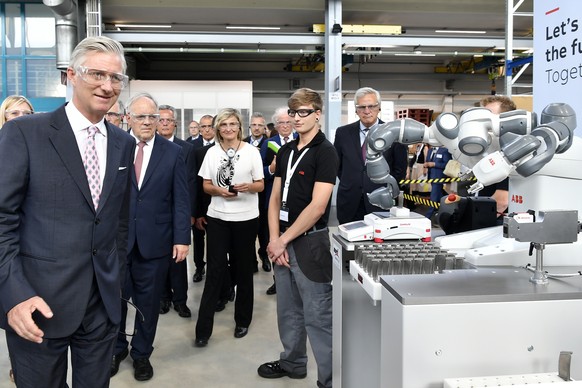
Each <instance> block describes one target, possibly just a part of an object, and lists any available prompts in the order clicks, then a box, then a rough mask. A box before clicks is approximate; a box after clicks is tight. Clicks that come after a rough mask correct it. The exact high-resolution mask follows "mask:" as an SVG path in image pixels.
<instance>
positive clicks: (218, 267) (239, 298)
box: [196, 217, 258, 338]
mask: <svg viewBox="0 0 582 388" xmlns="http://www.w3.org/2000/svg"><path fill="white" fill-rule="evenodd" d="M207 220H208V224H207V225H206V240H207V242H208V246H207V264H206V265H207V271H206V282H205V283H204V291H203V292H202V299H201V300H200V309H199V311H198V321H197V322H196V338H210V336H211V335H212V329H213V326H214V312H215V308H216V304H217V302H218V299H219V298H220V297H221V294H222V292H223V288H224V284H228V283H229V282H228V276H229V271H228V264H229V263H230V265H231V266H234V268H233V269H234V274H235V277H236V285H237V292H236V301H235V306H234V321H235V324H236V325H237V326H243V327H249V326H250V324H251V320H252V317H253V303H254V296H253V293H254V289H253V270H254V261H255V258H256V256H255V237H256V235H257V227H258V218H254V219H252V220H248V221H238V222H234V221H223V220H220V219H217V218H212V217H208V218H207Z"/></svg>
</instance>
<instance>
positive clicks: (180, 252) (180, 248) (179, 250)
mask: <svg viewBox="0 0 582 388" xmlns="http://www.w3.org/2000/svg"><path fill="white" fill-rule="evenodd" d="M188 251H190V245H182V244H176V245H174V248H173V249H172V259H175V260H176V263H179V262H181V261H182V260H184V259H185V258H186V256H188Z"/></svg>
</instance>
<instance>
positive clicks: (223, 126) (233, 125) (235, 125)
mask: <svg viewBox="0 0 582 388" xmlns="http://www.w3.org/2000/svg"><path fill="white" fill-rule="evenodd" d="M219 127H220V129H226V128H230V129H237V128H239V127H240V124H239V123H221V124H220V125H219Z"/></svg>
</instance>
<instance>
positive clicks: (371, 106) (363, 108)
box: [356, 104, 380, 112]
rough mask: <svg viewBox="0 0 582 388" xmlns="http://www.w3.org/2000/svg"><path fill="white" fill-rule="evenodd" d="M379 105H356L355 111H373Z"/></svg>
mask: <svg viewBox="0 0 582 388" xmlns="http://www.w3.org/2000/svg"><path fill="white" fill-rule="evenodd" d="M379 106H380V104H373V105H356V110H357V111H358V112H364V111H365V110H366V109H369V110H374V109H376V108H378V107H379Z"/></svg>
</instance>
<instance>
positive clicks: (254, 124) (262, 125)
mask: <svg viewBox="0 0 582 388" xmlns="http://www.w3.org/2000/svg"><path fill="white" fill-rule="evenodd" d="M264 126H265V124H258V123H253V124H251V127H260V128H263V127H264Z"/></svg>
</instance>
